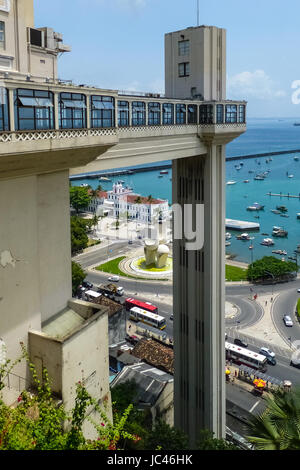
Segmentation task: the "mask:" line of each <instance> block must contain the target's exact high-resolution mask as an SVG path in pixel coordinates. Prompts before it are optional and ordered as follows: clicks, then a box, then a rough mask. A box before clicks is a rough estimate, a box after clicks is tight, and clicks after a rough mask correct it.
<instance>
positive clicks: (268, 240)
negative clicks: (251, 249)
mask: <svg viewBox="0 0 300 470" xmlns="http://www.w3.org/2000/svg"><path fill="white" fill-rule="evenodd" d="M260 244H261V245H265V246H271V245H274V242H273V240H272V238H264V239H263V241H262V242H260Z"/></svg>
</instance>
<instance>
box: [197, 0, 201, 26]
mask: <svg viewBox="0 0 300 470" xmlns="http://www.w3.org/2000/svg"><path fill="white" fill-rule="evenodd" d="M197 26H200V25H199V0H197Z"/></svg>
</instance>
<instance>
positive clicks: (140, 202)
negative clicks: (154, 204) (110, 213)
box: [134, 196, 142, 204]
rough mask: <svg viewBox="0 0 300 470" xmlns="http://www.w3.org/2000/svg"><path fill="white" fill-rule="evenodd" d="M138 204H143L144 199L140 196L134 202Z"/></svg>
mask: <svg viewBox="0 0 300 470" xmlns="http://www.w3.org/2000/svg"><path fill="white" fill-rule="evenodd" d="M134 202H135V203H136V204H142V198H141V196H138V197H137V198H136V199H135V201H134Z"/></svg>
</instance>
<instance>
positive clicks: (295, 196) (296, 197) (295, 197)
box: [267, 192, 300, 199]
mask: <svg viewBox="0 0 300 470" xmlns="http://www.w3.org/2000/svg"><path fill="white" fill-rule="evenodd" d="M267 196H278V197H287V198H289V197H292V198H294V199H300V193H299V194H298V196H297V195H295V194H290V193H287V194H282V193H271V192H269V193H267Z"/></svg>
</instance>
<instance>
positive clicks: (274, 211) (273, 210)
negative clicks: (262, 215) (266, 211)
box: [271, 209, 280, 214]
mask: <svg viewBox="0 0 300 470" xmlns="http://www.w3.org/2000/svg"><path fill="white" fill-rule="evenodd" d="M271 212H273V214H280V211H279V210H277V209H271Z"/></svg>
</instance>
